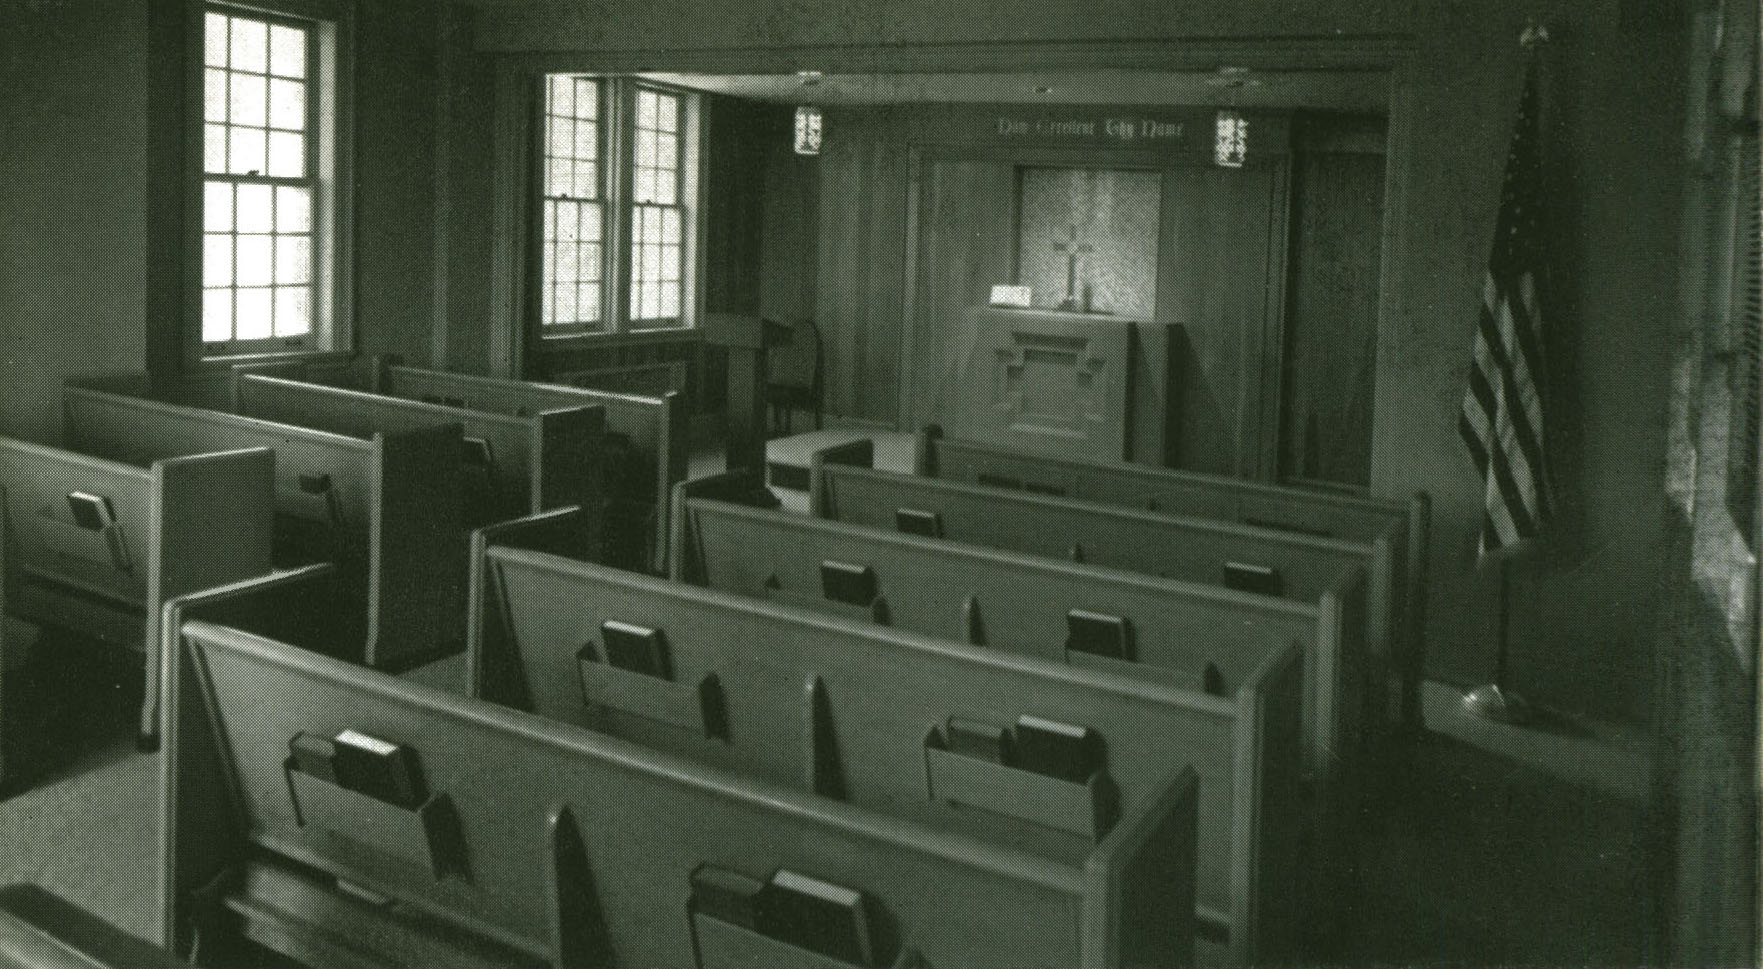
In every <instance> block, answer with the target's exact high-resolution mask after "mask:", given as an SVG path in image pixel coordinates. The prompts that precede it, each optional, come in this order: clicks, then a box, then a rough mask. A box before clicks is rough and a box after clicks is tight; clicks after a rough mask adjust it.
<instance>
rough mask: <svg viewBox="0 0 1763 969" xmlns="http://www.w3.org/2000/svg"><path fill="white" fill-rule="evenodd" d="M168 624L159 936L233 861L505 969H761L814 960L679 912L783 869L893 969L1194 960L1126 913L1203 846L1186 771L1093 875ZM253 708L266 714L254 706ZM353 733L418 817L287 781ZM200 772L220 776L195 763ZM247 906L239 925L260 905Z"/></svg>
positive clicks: (1076, 866) (228, 635)
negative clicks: (1151, 817)
mask: <svg viewBox="0 0 1763 969" xmlns="http://www.w3.org/2000/svg"><path fill="white" fill-rule="evenodd" d="M284 588H291V586H284ZM198 608H199V607H198ZM182 611H183V612H186V613H188V612H191V610H190V609H189V608H188V607H185V608H184V609H183V610H182ZM179 621H180V622H181V623H182V625H181V627H180V628H181V630H182V638H183V640H184V643H185V645H186V655H185V657H184V658H183V659H182V660H181V661H180V670H181V672H182V673H183V674H184V675H181V676H180V684H179V686H180V688H179V692H178V695H177V700H178V703H179V706H180V715H179V717H178V718H177V720H176V722H177V723H178V724H179V733H178V738H177V739H178V743H177V746H176V748H175V751H176V756H175V757H173V758H169V759H168V762H167V773H166V778H167V781H166V786H165V800H164V803H165V806H166V811H167V813H168V815H169V820H170V823H169V824H168V826H167V830H168V831H170V832H174V833H175V834H174V835H173V836H172V837H171V838H169V839H168V842H167V858H166V862H167V865H166V871H167V881H166V883H165V890H166V895H165V898H164V902H165V913H166V916H167V919H166V922H165V928H166V930H167V931H168V934H169V935H170V936H171V937H173V938H179V937H181V933H182V931H183V929H184V928H185V927H186V926H187V925H188V923H189V921H190V919H191V918H192V917H193V916H194V914H195V913H194V901H193V897H192V896H193V889H194V887H195V886H197V885H200V884H203V883H205V882H208V881H210V880H212V878H213V876H215V875H217V874H220V873H221V872H223V871H226V870H227V869H228V868H229V867H230V866H237V865H238V864H239V863H240V862H241V861H243V860H245V858H244V855H243V854H242V853H239V852H238V849H240V848H245V847H249V848H252V849H255V850H257V851H259V852H267V853H269V854H270V855H271V856H274V857H279V858H287V859H291V860H295V861H298V862H299V863H301V864H303V865H307V866H311V867H313V868H316V869H318V870H319V871H322V872H328V873H330V874H332V875H335V876H336V877H338V878H340V879H342V880H344V881H346V882H348V883H349V884H351V885H357V886H360V887H361V888H364V889H366V890H368V891H370V892H373V893H377V894H379V895H381V896H383V897H386V898H389V899H393V900H396V901H397V902H398V903H399V908H400V909H401V910H404V911H407V912H413V913H417V914H418V915H420V916H421V917H424V918H426V919H428V920H430V921H432V922H434V923H437V924H438V926H440V927H441V928H442V929H444V930H446V931H450V932H452V933H454V934H456V935H465V936H466V937H468V938H470V939H474V940H480V941H479V943H478V944H479V945H481V946H483V947H485V948H488V947H490V946H499V947H501V948H502V951H503V952H504V953H507V954H512V955H513V956H515V957H516V958H515V959H505V960H504V961H505V962H515V963H516V964H533V965H577V964H591V963H606V964H618V965H668V966H690V965H702V966H709V965H713V964H719V963H718V962H717V961H716V960H715V959H714V958H712V957H713V956H714V955H722V956H725V957H726V956H727V955H728V954H729V952H730V951H731V949H732V947H733V946H743V947H745V951H746V952H747V957H748V958H749V959H755V960H757V961H756V962H755V963H754V964H781V965H789V964H796V965H809V964H813V965H821V964H828V960H827V959H825V958H824V957H818V958H817V957H810V956H809V955H808V954H807V953H806V952H804V951H802V950H799V949H791V948H789V947H781V946H780V944H779V943H777V942H776V941H774V940H771V939H767V938H765V937H763V936H759V935H757V933H753V932H750V931H745V930H738V929H735V928H734V927H732V926H730V925H728V924H726V923H720V920H714V919H713V920H712V921H713V922H717V923H719V924H711V925H707V924H706V922H705V918H706V913H705V912H704V911H702V910H699V911H695V912H694V911H693V910H692V909H691V908H690V906H689V904H688V903H689V900H690V899H691V897H692V896H691V889H690V885H691V878H692V875H693V873H694V872H695V871H698V870H699V869H700V868H701V867H702V866H705V865H712V866H715V867H716V868H719V869H723V870H732V871H736V872H741V873H744V874H746V875H749V876H752V877H755V878H765V877H767V875H768V874H769V873H770V872H772V871H774V870H777V869H780V868H784V869H789V870H792V871H797V872H803V873H807V874H810V875H812V876H814V877H817V878H821V879H826V880H828V881H830V882H834V883H837V884H840V885H844V886H848V887H851V888H854V889H857V890H859V891H861V892H863V893H864V895H865V896H866V897H868V898H869V899H871V900H873V902H874V908H873V909H872V911H873V912H874V918H873V919H872V924H873V925H875V926H876V932H875V936H876V938H877V940H878V945H877V950H878V952H877V955H878V959H877V961H876V963H874V964H880V965H888V964H890V963H893V964H905V962H906V960H907V959H908V958H909V957H910V956H909V954H911V955H922V957H923V959H924V960H925V961H928V962H929V963H930V964H932V965H977V964H982V963H990V962H997V961H1000V960H1001V961H1003V962H1007V963H1009V964H1012V965H1024V966H1030V965H1046V966H1054V965H1061V966H1070V965H1081V966H1090V967H1111V966H1118V965H1122V964H1124V963H1125V961H1126V960H1125V958H1123V956H1122V952H1121V950H1122V949H1123V948H1124V949H1127V950H1129V951H1131V950H1133V949H1134V948H1135V947H1136V946H1138V945H1141V944H1142V945H1144V946H1149V947H1151V949H1152V951H1150V952H1148V953H1135V954H1143V955H1148V956H1150V957H1151V958H1153V959H1156V960H1158V964H1162V963H1165V962H1167V963H1172V964H1180V963H1182V962H1185V961H1186V960H1185V958H1184V957H1183V955H1182V953H1181V945H1182V941H1183V940H1181V939H1180V938H1179V936H1180V932H1179V924H1178V925H1177V931H1173V932H1171V931H1168V929H1167V928H1166V927H1165V926H1166V923H1165V924H1158V923H1156V922H1153V921H1152V920H1151V919H1149V918H1148V917H1147V916H1148V915H1149V913H1147V912H1141V911H1133V910H1130V909H1129V908H1127V907H1126V906H1124V905H1123V904H1122V900H1123V899H1130V898H1132V897H1135V896H1134V895H1133V894H1129V893H1136V892H1143V891H1148V890H1152V889H1158V888H1161V889H1164V890H1166V891H1169V892H1172V893H1173V894H1174V895H1175V897H1180V896H1181V891H1180V882H1181V880H1182V876H1183V873H1182V872H1181V870H1180V868H1181V866H1180V864H1179V859H1180V858H1181V856H1182V852H1183V851H1188V852H1191V851H1192V849H1193V842H1192V838H1191V824H1192V821H1193V816H1192V797H1193V794H1194V785H1193V778H1192V775H1191V773H1189V774H1184V775H1172V779H1171V782H1170V784H1169V785H1167V787H1166V789H1165V792H1166V807H1167V810H1166V811H1165V812H1164V815H1165V816H1166V817H1169V818H1171V819H1172V820H1171V822H1170V823H1169V824H1168V825H1165V826H1164V827H1162V828H1159V829H1158V830H1138V831H1124V830H1118V829H1117V831H1116V832H1114V833H1113V834H1111V835H1110V836H1109V838H1108V840H1107V841H1106V842H1104V844H1103V845H1101V846H1100V847H1099V849H1098V850H1099V851H1100V853H1101V855H1102V857H1103V859H1104V860H1103V862H1102V863H1101V864H1098V865H1094V866H1092V867H1091V868H1090V869H1086V868H1085V867H1084V866H1083V865H1082V864H1081V863H1080V861H1079V860H1078V859H1049V858H1045V857H1038V856H1035V855H1031V854H1027V853H1024V852H1020V851H1014V850H1011V849H1007V848H1003V847H999V846H995V845H985V844H981V843H978V842H975V841H973V840H971V839H967V838H962V837H959V836H956V835H951V834H947V833H944V832H940V831H936V830H933V829H929V828H925V827H922V826H919V825H914V824H910V823H907V822H902V821H897V820H893V819H888V818H885V817H881V816H879V815H876V814H873V813H871V812H867V811H862V810H859V809H856V808H853V807H851V806H849V805H844V804H839V803H837V802H833V801H829V800H826V799H823V798H815V797H812V796H809V795H799V794H794V793H791V792H788V791H785V790H782V789H780V788H777V787H774V786H771V785H766V784H763V783H759V782H756V781H752V780H748V779H745V778H740V777H737V776H733V775H729V774H726V773H724V772H721V771H717V770H714V769H711V768H707V767H702V766H697V765H693V764H690V763H687V762H684V761H680V760H676V759H673V758H670V757H667V756H664V755H660V754H657V753H655V752H653V751H649V750H644V749H642V748H639V747H636V746H634V745H632V744H629V743H626V742H623V741H620V740H617V739H615V738H609V737H604V736H600V735H597V734H594V733H592V732H590V731H585V730H581V729H579V728H574V727H570V726H568V725H564V724H557V723H553V722H550V721H546V720H544V719H542V718H539V717H535V716H532V715H530V714H524V713H520V712H517V711H512V710H507V709H504V708H500V707H497V706H494V705H491V704H486V703H481V702H476V701H469V700H462V699H460V698H458V697H454V696H449V695H446V694H443V693H440V692H437V691H432V690H428V689H426V688H423V687H420V686H415V685H412V684H409V683H406V682H403V681H399V680H396V679H393V678H390V677H386V676H383V675H379V674H376V673H372V672H364V671H361V670H358V669H354V668H350V667H348V666H345V665H342V664H339V663H337V662H335V661H334V660H330V659H328V658H326V657H323V656H319V655H317V654H314V653H311V652H308V651H304V650H297V649H291V648H288V647H287V646H285V645H283V644H280V643H276V642H274V641H271V640H267V639H264V638H262V637H257V636H253V635H251V634H248V633H244V632H240V631H238V630H234V629H229V628H226V627H221V626H216V625H213V624H210V623H206V622H202V621H199V620H195V619H193V618H189V617H188V616H185V617H182V618H180V620H179ZM265 691H268V692H269V695H273V696H275V697H277V698H278V702H276V703H274V704H264V703H263V702H262V697H263V695H265ZM204 724H206V727H204V726H203V725H204ZM191 726H194V727H195V728H196V729H192V730H185V729H184V728H186V727H191ZM345 729H354V730H358V731H360V732H362V733H364V734H367V735H370V736H372V737H375V738H383V739H385V740H389V741H392V742H395V743H398V744H401V745H404V746H405V747H407V748H408V749H409V750H411V751H414V753H415V756H416V757H417V759H418V762H419V764H420V776H421V778H422V782H423V787H424V789H425V790H426V792H427V793H426V799H423V800H422V803H421V806H420V807H419V808H417V809H415V810H414V811H412V810H408V809H406V808H401V807H396V806H393V805H390V804H387V803H385V802H383V801H379V800H374V799H371V798H368V797H366V796H365V795H363V794H360V793H359V792H357V791H354V790H350V789H347V788H346V787H343V786H340V785H338V784H331V783H328V782H325V781H322V780H318V779H315V778H313V777H310V776H307V775H306V774H305V773H304V772H303V771H299V770H295V769H293V768H292V767H291V766H290V765H289V764H287V763H286V761H287V760H288V756H289V755H288V749H289V748H288V744H289V740H290V739H291V738H293V737H294V736H296V735H297V734H300V733H302V732H304V733H307V734H310V735H317V736H327V737H328V736H332V735H334V734H336V733H337V732H339V731H342V730H345ZM204 763H218V764H221V765H223V766H224V770H222V771H220V772H218V773H216V774H206V773H203V772H202V771H200V770H199V769H196V768H198V767H199V766H200V765H202V764H204ZM217 802H218V803H219V804H221V805H232V806H233V807H230V808H229V807H221V808H216V807H215V804H216V803H217ZM1184 804H1185V805H1186V806H1187V807H1186V809H1185V812H1184V809H1183V805H1184ZM186 811H188V812H191V813H192V815H193V816H194V817H196V818H204V819H215V818H217V816H218V817H220V818H222V819H224V826H225V828H226V829H227V831H226V833H225V834H223V836H222V838H221V839H220V840H222V841H223V842H226V843H229V844H230V845H231V847H232V849H233V850H230V851H228V852H224V853H216V852H215V851H214V850H213V849H211V848H206V847H203V848H198V849H196V850H195V851H193V852H191V853H189V854H184V853H183V852H182V851H181V850H180V849H182V848H186V847H191V846H189V845H188V844H186V841H187V839H186V838H183V837H180V835H188V834H190V833H192V829H191V828H190V827H189V825H188V822H187V821H185V820H183V819H182V818H181V815H183V813H184V812H186ZM235 811H236V813H233V812H235ZM412 816H413V817H412ZM1184 820H1185V823H1186V824H1187V825H1189V827H1188V829H1187V831H1188V834H1187V835H1186V836H1184V834H1183V822H1184ZM435 832H444V833H445V834H444V836H433V833H435ZM1117 836H1118V837H1117ZM1147 860H1149V861H1150V862H1151V864H1145V863H1144V862H1145V861H1147ZM1189 872H1190V874H1189V876H1188V877H1191V868H1190V869H1189ZM926 885H936V886H937V889H938V890H937V891H936V892H925V891H924V890H923V889H924V886H926ZM251 887H252V885H251V883H250V882H249V881H247V882H246V883H245V890H246V892H249V891H250V890H251ZM250 901H251V900H250V899H246V900H244V901H242V902H240V903H238V907H242V908H246V910H247V911H252V912H256V911H257V910H260V909H261V908H263V907H264V906H262V905H261V904H259V905H257V906H255V907H247V904H248V903H249V902H250ZM357 917H358V918H362V919H363V920H364V922H365V919H366V917H365V916H361V915H358V916H357ZM381 918H384V917H383V916H381ZM407 921H408V920H407ZM366 924H373V923H371V922H367V923H366ZM323 928H325V929H329V930H330V931H332V932H335V931H337V927H334V926H324V927H323ZM345 928H346V927H345ZM435 934H436V935H442V934H444V932H441V931H437V933H435ZM1188 943H1189V944H1190V945H1191V936H1189V937H1188ZM369 944H371V942H370V943H369ZM717 949H721V950H722V951H721V952H720V953H718V952H716V950H717ZM896 953H898V954H899V959H898V960H896V959H895V954H896ZM701 955H702V956H704V958H705V959H706V960H708V961H700V958H699V957H700V956H701ZM780 958H781V959H787V960H788V961H779V960H780ZM576 959H584V960H590V961H582V962H577V961H575V960H576ZM488 961H489V960H488V959H486V963H487V962H488ZM830 964H835V965H843V964H845V963H841V962H837V961H833V962H831V963H830Z"/></svg>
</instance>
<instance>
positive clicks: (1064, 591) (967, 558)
mask: <svg viewBox="0 0 1763 969" xmlns="http://www.w3.org/2000/svg"><path fill="white" fill-rule="evenodd" d="M751 487H752V486H751V483H750V482H748V481H745V480H742V479H741V478H739V477H738V476H734V475H719V476H713V477H707V478H701V479H698V480H695V481H691V482H688V483H686V484H684V485H681V486H680V488H679V489H678V492H677V495H676V507H675V512H674V513H675V542H676V548H675V551H674V555H675V559H674V561H675V568H676V571H675V574H674V578H676V579H679V580H683V581H686V582H690V583H693V584H696V585H706V586H709V587H711V588H716V589H725V590H728V591H731V592H739V593H743V594H746V595H750V596H757V597H761V598H770V599H776V600H778V601H780V602H786V603H793V604H796V605H800V606H803V607H806V608H809V609H814V610H819V611H823V612H833V613H836V614H841V615H846V616H851V617H856V618H867V619H870V620H871V621H875V622H881V623H884V624H887V625H892V626H897V627H899V628H902V629H910V630H913V631H916V632H922V633H926V634H928V635H932V636H938V637H942V638H945V639H955V640H958V641H963V642H968V643H974V644H981V645H986V646H992V647H996V648H999V649H1005V650H1011V651H1016V652H1023V653H1027V654H1029V655H1033V656H1039V657H1042V658H1044V659H1051V660H1055V661H1058V662H1065V663H1070V664H1073V665H1084V666H1090V667H1094V668H1102V669H1110V670H1114V671H1117V672H1123V673H1126V674H1127V675H1131V676H1136V677H1142V678H1145V679H1150V680H1158V681H1162V682H1167V683H1174V684H1175V685H1178V686H1186V685H1188V684H1189V683H1191V682H1193V680H1194V678H1196V677H1205V678H1206V679H1209V680H1213V681H1214V682H1215V683H1222V685H1223V689H1224V690H1225V691H1226V692H1229V691H1230V690H1231V689H1233V686H1232V685H1233V684H1238V683H1241V682H1243V681H1244V680H1245V678H1246V677H1248V676H1249V674H1250V672H1251V671H1252V670H1253V669H1254V668H1255V666H1256V665H1257V664H1258V663H1259V657H1260V655H1261V650H1262V649H1263V647H1264V644H1265V643H1267V642H1269V641H1274V642H1291V641H1296V642H1298V643H1299V644H1300V645H1301V646H1302V648H1303V650H1304V668H1305V674H1304V681H1305V689H1304V696H1303V713H1302V722H1303V724H1304V725H1305V739H1306V743H1305V757H1304V762H1305V763H1304V766H1305V771H1306V773H1307V774H1309V775H1310V776H1311V777H1312V778H1313V779H1314V780H1316V781H1317V782H1318V783H1319V784H1320V785H1322V787H1323V790H1321V791H1319V795H1320V796H1321V797H1322V798H1323V799H1324V800H1325V801H1326V799H1327V798H1328V796H1329V795H1330V791H1329V790H1328V789H1329V788H1331V787H1335V786H1338V784H1339V783H1340V782H1341V781H1342V780H1344V778H1341V777H1340V776H1339V775H1340V774H1341V773H1342V772H1343V771H1345V770H1346V769H1348V768H1349V767H1351V766H1352V760H1351V758H1350V756H1349V754H1350V752H1351V751H1353V750H1356V749H1358V745H1359V742H1360V741H1359V738H1358V737H1355V736H1352V735H1346V736H1341V735H1340V734H1339V730H1340V729H1341V728H1343V727H1351V726H1352V724H1353V720H1352V719H1351V718H1348V717H1343V716H1341V715H1340V714H1339V712H1338V711H1337V709H1336V708H1337V706H1345V707H1346V708H1348V709H1353V708H1355V707H1356V705H1357V704H1359V703H1360V702H1361V700H1360V697H1359V696H1358V694H1357V693H1356V692H1355V691H1356V688H1357V686H1358V685H1359V684H1361V683H1363V682H1364V681H1365V680H1364V676H1363V675H1362V673H1363V671H1362V670H1360V669H1358V668H1356V667H1355V666H1353V661H1354V660H1355V659H1356V658H1358V657H1363V656H1364V655H1366V653H1365V649H1364V644H1363V642H1362V641H1361V640H1360V639H1358V638H1356V637H1360V636H1361V635H1362V631H1363V630H1364V629H1365V622H1364V608H1365V573H1364V570H1363V569H1360V568H1352V569H1347V570H1345V571H1343V572H1342V573H1340V575H1339V576H1338V577H1337V580H1336V584H1335V586H1334V587H1332V588H1330V589H1329V590H1327V591H1326V592H1325V593H1324V594H1322V595H1321V596H1319V597H1318V598H1317V599H1316V600H1315V601H1314V602H1307V603H1306V602H1295V601H1291V600H1286V599H1277V598H1274V597H1272V596H1264V595H1257V594H1254V593H1247V592H1238V591H1235V590H1232V589H1224V588H1220V587H1218V586H1213V585H1203V584H1200V583H1193V582H1180V581H1176V580H1173V579H1164V578H1160V577H1157V576H1149V575H1141V574H1137V573H1132V572H1125V571H1121V570H1118V569H1111V568H1107V567H1104V566H1097V565H1089V564H1085V563H1077V562H1067V561H1061V560H1058V559H1054V558H1049V557H1043V556H1033V555H1024V554H1022V553H1019V552H1009V551H1004V550H1001V549H991V548H983V547H980V546H976V545H966V544H962V543H957V542H947V541H942V540H938V539H933V538H924V537H920V536H916V535H906V534H900V533H896V532H884V531H881V530H879V529H873V528H864V527H861V526H856V525H847V524H844V523H842V522H832V521H826V520H824V519H816V518H811V517H808V516H803V515H791V514H787V513H782V512H774V511H768V510H765V509H761V508H754V507H748V506H746V505H744V504H742V503H741V502H742V501H743V500H744V499H745V496H746V495H748V494H750V493H751ZM866 596H867V597H869V598H868V600H867V601H862V600H864V597H866ZM1122 656H1124V657H1125V659H1122V658H1121V657H1122ZM1331 687H1332V688H1331Z"/></svg>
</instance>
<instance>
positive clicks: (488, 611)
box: [461, 508, 593, 709]
mask: <svg viewBox="0 0 1763 969" xmlns="http://www.w3.org/2000/svg"><path fill="white" fill-rule="evenodd" d="M592 527H593V526H592V524H591V523H590V520H589V516H588V514H587V513H585V512H584V511H582V510H581V509H579V508H558V509H553V510H551V511H545V512H540V513H539V514H536V515H529V516H527V517H525V518H519V519H515V520H513V521H507V522H499V523H497V524H494V525H489V526H486V527H484V528H480V529H477V530H476V531H474V532H472V534H471V561H470V589H469V593H468V595H469V599H468V600H467V604H466V609H467V616H466V640H465V682H464V683H463V684H461V686H462V687H463V689H464V693H465V695H466V696H468V697H473V698H484V697H487V698H490V699H494V700H497V701H498V702H502V703H506V704H507V705H510V706H514V707H516V708H518V709H526V706H525V702H526V701H525V696H526V690H525V688H524V685H523V683H522V680H521V678H520V671H519V670H518V669H517V668H515V666H514V664H512V663H511V662H510V659H509V656H508V653H507V652H506V647H507V644H508V643H509V642H510V639H509V631H508V622H509V616H508V614H507V611H506V609H505V607H504V603H505V601H506V598H507V593H506V592H505V591H504V589H503V587H502V579H501V577H500V576H499V575H497V574H496V573H495V572H494V570H492V569H490V568H489V562H488V552H489V550H490V549H491V548H520V549H528V550H531V551H536V552H549V553H552V554H555V555H562V556H568V557H573V555H572V553H573V552H574V550H575V549H577V548H579V547H580V546H581V544H582V542H583V541H585V540H586V536H587V535H588V534H589V531H590V529H591V528H592ZM560 605H562V604H560Z"/></svg>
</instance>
